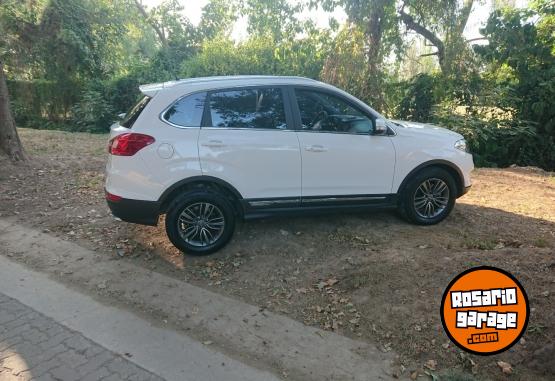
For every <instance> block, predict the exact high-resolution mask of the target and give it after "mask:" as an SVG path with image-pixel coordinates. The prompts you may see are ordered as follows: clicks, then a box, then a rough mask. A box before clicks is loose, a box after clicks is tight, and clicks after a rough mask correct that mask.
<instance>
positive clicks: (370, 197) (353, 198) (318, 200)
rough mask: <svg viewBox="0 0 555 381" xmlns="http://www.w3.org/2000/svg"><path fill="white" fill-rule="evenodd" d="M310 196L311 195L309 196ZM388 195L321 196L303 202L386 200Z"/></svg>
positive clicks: (304, 199) (305, 199)
mask: <svg viewBox="0 0 555 381" xmlns="http://www.w3.org/2000/svg"><path fill="white" fill-rule="evenodd" d="M309 197H310V196H309ZM386 198H387V196H354V197H320V198H304V197H303V199H302V202H309V203H310V202H333V201H372V200H385V199H386Z"/></svg>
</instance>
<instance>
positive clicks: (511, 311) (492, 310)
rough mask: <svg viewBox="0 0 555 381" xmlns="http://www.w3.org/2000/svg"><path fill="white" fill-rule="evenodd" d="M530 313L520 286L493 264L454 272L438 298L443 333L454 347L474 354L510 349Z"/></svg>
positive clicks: (523, 329) (524, 327)
mask: <svg viewBox="0 0 555 381" xmlns="http://www.w3.org/2000/svg"><path fill="white" fill-rule="evenodd" d="M529 315H530V307H529V305H528V296H527V295H526V292H525V291H524V288H523V287H522V285H521V284H520V283H519V282H518V280H516V278H515V277H514V276H512V275H511V274H509V273H508V272H506V271H504V270H501V269H498V268H495V267H489V266H481V267H475V268H472V269H470V270H467V271H465V272H463V273H461V274H459V275H457V277H455V279H453V280H452V281H451V283H449V286H447V289H446V290H445V292H444V293H443V298H442V300H441V322H442V323H443V328H444V329H445V332H446V333H447V335H448V336H449V338H450V339H451V341H453V342H454V343H455V344H456V345H457V346H459V347H460V348H462V349H464V350H465V351H467V352H470V353H474V354H477V355H493V354H496V353H500V352H503V351H505V350H507V349H508V348H510V347H511V346H512V345H513V344H515V343H516V342H517V341H518V340H519V339H520V337H521V336H522V335H523V334H524V331H525V330H526V326H527V325H528V318H529Z"/></svg>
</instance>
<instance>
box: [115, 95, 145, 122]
mask: <svg viewBox="0 0 555 381" xmlns="http://www.w3.org/2000/svg"><path fill="white" fill-rule="evenodd" d="M149 101H150V97H148V96H145V97H143V98H142V99H141V100H140V101H139V102H138V103H137V104H136V105H135V106H133V107H132V108H131V110H129V111H128V112H127V114H125V117H124V118H123V120H122V121H121V122H120V125H121V126H123V127H126V128H131V127H133V123H135V121H136V120H137V118H138V117H139V115H141V112H143V110H144V108H145V107H146V105H147V104H148V102H149Z"/></svg>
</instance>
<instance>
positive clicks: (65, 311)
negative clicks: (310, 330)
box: [0, 256, 278, 381]
mask: <svg viewBox="0 0 555 381" xmlns="http://www.w3.org/2000/svg"><path fill="white" fill-rule="evenodd" d="M0 292H1V294H0V295H1V296H2V298H3V299H2V300H3V301H5V302H4V303H2V304H0V311H1V314H0V332H1V333H0V350H2V351H4V348H6V349H7V352H6V353H4V352H2V353H3V354H5V355H6V356H7V355H10V356H9V357H7V359H9V360H6V361H8V362H7V363H6V362H3V363H2V367H5V368H9V369H13V370H11V371H10V372H9V373H11V374H12V375H13V374H14V373H19V372H20V371H23V370H25V369H23V368H25V367H29V366H31V367H33V366H35V365H37V366H38V365H41V368H39V370H44V368H49V369H51V370H49V372H48V373H49V376H52V377H54V379H58V380H61V381H71V380H82V379H83V376H84V374H87V373H90V372H98V373H96V374H94V375H93V376H91V377H92V378H90V380H100V379H102V378H101V377H102V376H101V375H102V374H105V375H106V376H111V375H112V374H111V373H109V372H108V373H106V372H105V370H104V369H103V368H104V363H105V362H110V363H111V362H114V363H122V364H125V365H121V366H122V367H125V366H128V365H130V364H129V362H132V363H134V364H136V366H134V367H133V369H137V370H138V369H140V368H139V367H141V368H143V369H146V370H148V372H150V373H148V372H145V371H143V372H141V373H140V374H138V375H137V376H135V377H134V378H131V379H133V380H151V379H166V380H168V381H171V380H176V381H189V380H192V381H193V380H194V381H196V380H202V381H205V380H206V381H209V380H214V381H216V380H226V381H255V380H256V381H259V380H260V381H275V380H277V379H278V378H277V377H275V376H274V375H272V374H271V373H269V372H266V371H261V370H258V369H256V368H252V367H250V366H247V365H245V364H243V363H241V362H239V361H237V360H235V359H232V358H230V357H228V356H226V355H224V354H222V353H220V352H218V351H216V350H215V349H212V348H211V347H209V346H208V345H204V344H203V343H200V342H198V341H196V340H193V339H191V338H190V337H188V336H186V335H183V334H181V333H179V332H176V331H174V330H171V329H167V328H163V327H157V326H154V325H152V324H151V323H150V322H148V321H146V320H144V319H142V318H140V317H138V316H137V315H135V314H132V313H130V312H128V311H125V310H122V309H119V308H115V307H111V306H106V305H103V304H101V303H99V302H97V301H96V300H94V299H93V298H91V297H90V296H87V295H85V294H81V293H79V292H76V291H73V290H71V289H69V288H67V287H65V286H64V285H62V284H60V283H58V282H56V281H53V280H51V279H49V278H48V277H47V276H45V275H44V274H42V273H38V272H35V271H32V270H29V269H27V268H25V267H23V266H21V265H20V264H17V263H15V262H12V261H10V260H8V259H6V258H5V257H3V256H0ZM6 296H8V297H9V298H7V297H6ZM4 320H5V322H4ZM50 326H54V327H56V328H52V333H47V332H48V329H49V327H50ZM60 330H61V331H60ZM56 331H60V333H59V336H57V333H56ZM20 333H21V334H20ZM44 335H46V336H44ZM50 336H52V337H50ZM85 338H87V339H89V340H87V339H85ZM49 339H52V340H51V341H49ZM70 339H72V340H70ZM77 339H80V340H79V341H81V342H82V343H81V344H83V345H86V346H88V347H90V348H92V349H90V350H89V352H87V350H88V349H87V348H83V347H79V350H83V349H85V353H84V358H83V356H82V354H81V353H78V352H75V351H73V349H75V348H73V347H71V346H70V345H69V344H67V343H68V341H69V342H70V343H73V342H74V341H76V340H77ZM20 340H21V341H20ZM66 340H67V341H66ZM43 341H44V342H43ZM60 345H61V346H60ZM104 348H106V349H104ZM91 352H92V353H94V352H98V353H94V354H92V353H91ZM116 353H118V354H123V355H127V356H128V358H127V359H126V361H125V362H123V361H122V360H123V358H122V357H121V355H120V356H118V355H117V354H116ZM57 356H62V357H63V358H64V359H65V360H66V361H65V366H64V367H61V368H59V369H58V368H57V367H56V364H57V363H56V360H57ZM2 357H4V356H0V358H2ZM118 358H119V360H117V361H116V359H118ZM51 359H52V360H51ZM51 361H52V363H51ZM80 361H82V362H83V363H82V364H81V363H80ZM21 362H25V363H27V365H25V364H19V365H16V364H18V363H21ZM50 365H52V367H50ZM61 365H64V364H59V365H58V366H61ZM114 366H115V365H114ZM106 370H108V371H110V368H108V369H106ZM112 371H113V372H114V370H112ZM35 372H38V371H37V370H36V369H35ZM9 373H8V372H3V373H2V374H0V381H8V380H9V381H11V380H18V378H17V377H19V375H18V376H16V377H15V378H14V377H12V376H10V378H6V380H4V378H2V377H8V376H6V374H9ZM30 373H31V374H27V373H26V374H24V377H27V378H29V377H31V376H34V374H33V369H31V372H30ZM128 373H129V372H128ZM127 375H129V374H127ZM152 375H157V376H159V377H157V378H151V376H152ZM45 377H48V376H45ZM46 379H48V378H46ZM23 380H25V378H23Z"/></svg>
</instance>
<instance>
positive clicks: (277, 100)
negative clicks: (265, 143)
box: [209, 88, 287, 130]
mask: <svg viewBox="0 0 555 381" xmlns="http://www.w3.org/2000/svg"><path fill="white" fill-rule="evenodd" d="M209 103H210V117H211V118H212V123H211V125H212V126H213V127H227V128H256V129H273V130H275V129H277V130H284V129H286V128H287V123H286V121H285V109H284V106H283V94H282V91H281V89H280V88H256V89H239V90H225V91H216V92H214V93H212V94H210V101H209Z"/></svg>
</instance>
